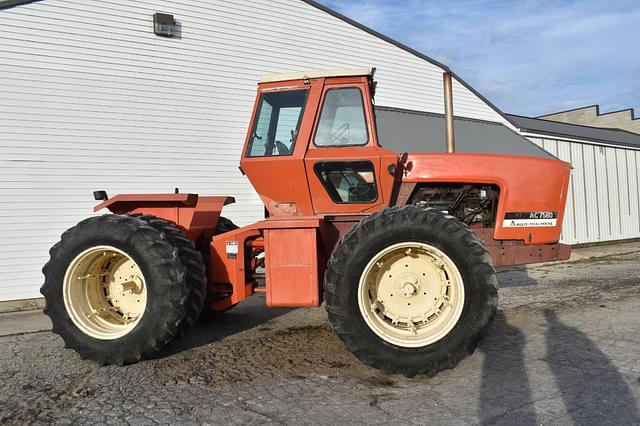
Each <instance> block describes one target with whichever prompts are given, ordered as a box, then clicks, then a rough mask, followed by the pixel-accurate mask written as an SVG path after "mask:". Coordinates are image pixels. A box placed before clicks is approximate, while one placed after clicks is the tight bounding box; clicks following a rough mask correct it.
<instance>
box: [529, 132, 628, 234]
mask: <svg viewBox="0 0 640 426" xmlns="http://www.w3.org/2000/svg"><path fill="white" fill-rule="evenodd" d="M524 135H525V136H526V137H528V138H529V139H530V140H531V141H532V142H534V143H535V144H536V145H538V146H540V147H542V148H544V149H545V150H547V151H549V152H551V153H552V154H554V155H555V156H557V157H558V158H560V159H561V160H564V161H567V162H569V163H571V166H572V168H573V170H572V173H571V183H570V186H569V194H568V197H567V209H566V215H565V218H564V224H563V232H562V240H563V242H565V243H568V244H584V243H594V242H600V241H611V240H621V239H628V238H640V148H638V149H633V148H623V147H616V146H611V145H605V144H596V143H593V142H589V141H580V140H576V139H558V138H556V137H550V136H546V135H541V134H533V133H525V134H524ZM540 178H541V179H544V176H541V177H540Z"/></svg>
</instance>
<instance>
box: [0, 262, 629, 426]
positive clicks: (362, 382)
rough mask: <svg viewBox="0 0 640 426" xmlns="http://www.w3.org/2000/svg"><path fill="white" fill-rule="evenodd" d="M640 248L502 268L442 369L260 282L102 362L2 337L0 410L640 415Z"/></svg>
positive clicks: (87, 417)
mask: <svg viewBox="0 0 640 426" xmlns="http://www.w3.org/2000/svg"><path fill="white" fill-rule="evenodd" d="M639 270H640V252H635V253H628V254H622V255H614V256H609V257H606V258H600V259H584V260H581V261H579V262H573V263H565V264H555V265H543V266H538V267H533V268H528V269H520V270H509V271H503V272H501V273H500V274H499V280H500V284H501V290H500V310H499V313H498V317H497V319H496V321H495V323H494V325H493V327H492V330H491V332H490V334H489V336H488V338H487V339H485V340H484V341H483V342H482V344H481V345H480V348H479V349H478V351H476V353H475V354H474V355H472V356H471V357H469V358H467V359H465V360H463V361H462V362H461V363H460V365H458V367H456V368H455V369H453V370H448V371H445V372H442V373H440V374H439V375H438V376H436V377H435V378H427V377H416V378H413V379H407V378H404V377H402V376H396V375H385V374H381V373H379V372H377V371H375V370H372V369H370V368H368V367H365V366H363V365H362V364H360V363H359V362H358V361H357V360H356V359H355V358H354V357H353V356H352V355H351V354H350V353H349V352H347V351H346V350H345V349H344V347H343V345H342V344H341V342H340V341H339V340H338V338H337V337H335V335H334V334H333V332H332V331H331V329H330V327H329V325H328V323H327V319H326V315H325V313H324V309H323V308H319V309H297V310H286V309H275V310H267V309H265V308H263V307H262V306H261V305H262V304H263V301H262V300H261V299H260V298H259V297H255V298H253V299H252V300H250V301H247V302H244V303H243V304H241V305H240V306H238V307H237V308H236V309H234V310H232V311H230V312H228V313H225V314H223V315H221V316H218V317H213V318H211V319H210V320H209V321H207V322H205V323H203V324H200V325H198V326H197V327H195V328H194V329H193V330H192V331H191V332H190V333H189V334H188V335H187V336H186V337H185V338H184V339H182V340H181V341H178V342H176V343H174V344H173V345H172V346H170V347H169V348H167V349H166V350H165V351H164V352H163V353H161V354H160V355H159V356H158V357H157V359H154V360H149V361H145V362H142V363H139V364H136V365H131V366H127V367H113V366H109V367H98V366H96V365H95V364H93V363H92V362H89V361H83V360H81V359H80V358H79V357H78V356H77V355H76V354H75V353H74V352H72V351H70V350H65V349H64V348H63V344H62V340H61V339H60V338H59V337H57V336H56V335H53V334H51V333H49V332H40V333H33V334H23V335H15V336H6V337H1V338H0V423H8V424H13V423H20V424H25V423H27V424H29V423H33V424H36V423H60V424H127V423H129V424H154V423H181V424H182V423H186V424H189V423H194V424H195V423H209V424H254V423H285V424H317V423H326V424H357V423H363V424H364V423H366V424H436V425H438V424H443V425H445V424H446V425H458V424H460V425H466V424H479V423H482V424H518V425H534V424H554V425H556V424H572V423H573V424H580V425H582V424H593V425H605V424H611V425H624V424H638V425H640V409H639V401H640V285H639V284H640V273H639Z"/></svg>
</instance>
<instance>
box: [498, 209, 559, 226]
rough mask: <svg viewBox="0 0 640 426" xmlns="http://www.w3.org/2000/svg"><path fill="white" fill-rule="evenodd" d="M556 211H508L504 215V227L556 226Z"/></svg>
mask: <svg viewBox="0 0 640 426" xmlns="http://www.w3.org/2000/svg"><path fill="white" fill-rule="evenodd" d="M557 222H558V212H510V213H506V214H505V215H504V221H503V222H502V226H503V227H504V228H516V227H518V228H520V227H536V226H537V227H545V226H550V227H554V226H556V224H557Z"/></svg>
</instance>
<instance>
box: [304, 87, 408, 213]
mask: <svg viewBox="0 0 640 426" xmlns="http://www.w3.org/2000/svg"><path fill="white" fill-rule="evenodd" d="M369 90H370V89H369V84H368V81H367V80H366V79H363V78H351V79H349V78H345V79H341V82H340V83H330V84H325V86H324V88H323V92H322V103H321V107H320V108H319V111H318V113H317V117H316V120H315V123H316V124H315V128H314V132H313V134H312V137H311V141H310V143H309V148H308V150H307V152H306V155H305V167H306V173H307V176H308V180H309V191H310V193H311V202H312V205H313V210H314V213H315V214H349V213H351V214H353V213H359V212H371V211H377V210H381V209H383V208H384V207H387V206H388V205H389V203H390V198H391V192H392V189H393V183H394V179H395V178H394V174H395V169H396V167H397V162H398V155H397V154H396V153H393V152H391V151H387V150H386V149H384V148H382V147H380V146H379V145H378V141H377V135H376V129H375V121H374V120H375V119H374V112H373V104H372V102H371V95H370V92H369Z"/></svg>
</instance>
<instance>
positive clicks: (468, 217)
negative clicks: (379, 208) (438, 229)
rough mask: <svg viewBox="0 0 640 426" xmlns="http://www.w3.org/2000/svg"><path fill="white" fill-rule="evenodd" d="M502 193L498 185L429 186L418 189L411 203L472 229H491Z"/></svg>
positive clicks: (434, 184)
mask: <svg viewBox="0 0 640 426" xmlns="http://www.w3.org/2000/svg"><path fill="white" fill-rule="evenodd" d="M499 192H500V191H499V188H498V187H497V186H495V185H485V184H457V183H429V184H425V185H421V186H419V187H417V188H416V189H415V190H414V192H413V194H412V195H411V198H410V199H409V203H410V204H415V205H417V206H420V207H423V208H433V209H437V210H440V211H442V212H444V213H447V214H450V215H451V216H454V217H456V218H457V219H459V220H460V221H462V222H464V223H466V224H467V225H469V226H471V227H476V228H478V227H479V228H492V227H493V226H494V225H495V223H496V211H497V208H498V195H499Z"/></svg>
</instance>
